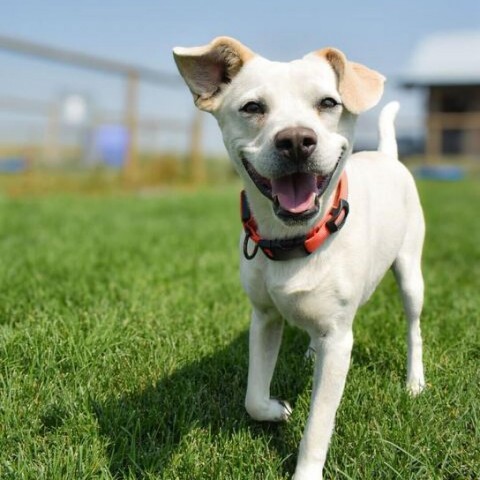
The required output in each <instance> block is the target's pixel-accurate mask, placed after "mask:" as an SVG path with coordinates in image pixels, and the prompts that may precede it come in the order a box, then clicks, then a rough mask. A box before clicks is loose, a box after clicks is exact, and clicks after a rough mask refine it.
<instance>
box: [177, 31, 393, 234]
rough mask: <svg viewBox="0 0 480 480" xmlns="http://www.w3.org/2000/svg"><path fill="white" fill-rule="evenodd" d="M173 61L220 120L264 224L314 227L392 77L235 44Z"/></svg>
mask: <svg viewBox="0 0 480 480" xmlns="http://www.w3.org/2000/svg"><path fill="white" fill-rule="evenodd" d="M174 57H175V61H176V63H177V66H178V69H179V70H180V73H181V75H182V76H183V78H184V79H185V82H186V83H187V85H188V87H189V88H190V90H191V92H192V94H193V97H194V101H195V104H196V105H197V107H198V108H200V109H202V110H205V111H208V112H211V113H212V114H213V115H214V116H215V117H216V119H217V121H218V123H219V125H220V128H221V131H222V134H223V139H224V142H225V146H226V148H227V150H228V152H229V155H230V157H231V159H232V160H233V162H234V164H235V166H236V168H237V170H238V172H239V173H240V175H241V176H242V178H243V180H244V183H245V187H246V189H247V193H248V197H249V200H250V202H251V203H252V208H253V210H254V213H255V215H256V217H257V219H258V220H260V222H259V223H261V222H262V218H263V219H264V220H265V221H270V223H272V220H273V222H274V223H275V222H276V223H277V224H279V225H282V226H285V225H289V226H292V225H296V226H301V225H303V226H308V225H309V224H311V223H312V222H314V221H315V218H316V217H317V216H318V215H319V214H320V213H319V212H320V211H322V206H323V205H324V203H325V202H324V198H328V197H329V194H330V193H331V191H332V190H333V189H334V187H335V185H336V182H337V180H338V178H339V176H340V174H341V170H342V169H343V166H344V162H345V160H346V157H347V156H348V155H349V154H350V152H351V150H352V141H353V130H354V125H355V119H356V117H357V115H358V114H359V113H361V112H363V111H365V110H367V109H369V108H371V107H373V106H374V105H376V103H377V102H378V101H379V100H380V97H381V95H382V93H383V83H384V80H385V79H384V77H383V76H382V75H380V74H379V73H377V72H375V71H373V70H370V69H368V68H367V67H365V66H363V65H360V64H357V63H353V62H350V61H348V60H347V58H346V57H345V55H344V54H343V53H342V52H340V51H339V50H336V49H333V48H325V49H323V50H319V51H316V52H313V53H310V54H308V55H306V56H305V57H304V58H303V59H301V60H295V61H293V62H290V63H279V62H271V61H269V60H266V59H265V58H262V57H260V56H259V55H256V54H255V53H253V52H252V51H251V50H249V49H248V48H247V47H245V46H244V45H242V44H241V43H240V42H238V41H237V40H234V39H232V38H228V37H219V38H216V39H215V40H213V41H212V42H211V43H210V44H208V45H206V46H202V47H194V48H175V49H174ZM272 212H273V213H274V215H272ZM269 219H270V220H269Z"/></svg>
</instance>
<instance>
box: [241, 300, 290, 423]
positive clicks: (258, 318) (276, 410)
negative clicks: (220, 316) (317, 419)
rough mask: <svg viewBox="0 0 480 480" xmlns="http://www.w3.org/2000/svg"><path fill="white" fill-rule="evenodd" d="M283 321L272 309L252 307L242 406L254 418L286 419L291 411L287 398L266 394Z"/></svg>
mask: <svg viewBox="0 0 480 480" xmlns="http://www.w3.org/2000/svg"><path fill="white" fill-rule="evenodd" d="M283 323H284V321H283V319H281V318H280V317H279V315H278V313H277V312H276V311H274V310H273V309H269V310H260V309H257V308H255V307H254V310H253V314H252V323H251V326H250V340H249V343H250V352H249V365H248V386H247V394H246V398H245V408H246V409H247V412H248V413H249V414H250V416H251V417H252V418H254V419H255V420H259V421H269V422H280V421H284V420H287V419H288V417H289V416H290V414H291V413H292V408H291V407H290V405H289V404H288V402H286V401H283V400H278V399H275V398H271V397H270V383H271V381H272V376H273V372H274V370H275V364H276V362H277V357H278V351H279V349H280V343H281V340H282V332H283Z"/></svg>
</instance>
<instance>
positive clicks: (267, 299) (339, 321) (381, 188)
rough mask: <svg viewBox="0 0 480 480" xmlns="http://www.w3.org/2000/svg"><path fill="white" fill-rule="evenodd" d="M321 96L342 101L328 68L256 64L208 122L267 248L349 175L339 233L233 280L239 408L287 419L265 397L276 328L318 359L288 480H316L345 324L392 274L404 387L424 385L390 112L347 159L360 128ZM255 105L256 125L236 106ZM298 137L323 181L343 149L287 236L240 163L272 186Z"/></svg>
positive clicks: (347, 347) (415, 242) (391, 109)
mask: <svg viewBox="0 0 480 480" xmlns="http://www.w3.org/2000/svg"><path fill="white" fill-rule="evenodd" d="M325 96H329V97H333V98H336V99H340V95H339V93H338V91H337V79H336V75H335V73H334V72H333V70H332V68H331V67H330V65H329V63H328V62H327V61H326V60H324V59H320V58H318V56H314V55H308V56H306V57H305V58H304V59H302V60H297V61H295V62H291V63H286V64H285V63H276V62H270V61H268V60H266V59H264V58H261V57H259V56H256V57H254V58H253V59H252V60H250V61H248V62H247V63H246V64H245V65H244V67H243V68H242V69H241V70H240V72H239V73H238V75H237V76H236V77H235V78H234V79H233V81H232V82H231V84H230V85H228V87H227V88H225V89H224V90H223V92H222V93H221V97H220V98H219V99H218V102H219V106H218V107H217V108H216V109H215V111H214V112H213V114H214V115H215V117H216V118H217V120H218V123H219V125H220V127H221V130H222V134H223V138H224V141H225V145H226V147H227V150H228V152H229V154H230V157H231V158H232V160H233V162H234V164H235V166H236V168H237V170H238V172H239V174H240V175H241V177H242V179H243V180H244V183H245V189H246V191H247V195H248V199H249V202H250V205H251V208H252V211H253V213H254V215H255V218H256V220H257V222H258V225H259V230H260V233H261V235H262V236H264V237H266V238H281V237H292V236H295V235H298V234H300V233H305V232H307V231H308V230H309V229H310V228H311V226H312V225H313V224H314V223H315V222H316V221H318V218H319V217H320V216H322V215H323V214H324V213H325V212H326V210H327V209H328V208H329V207H330V204H331V201H332V195H333V192H334V189H335V186H336V183H337V181H338V178H339V176H340V173H341V170H342V169H344V168H345V169H346V171H347V174H348V183H349V194H348V202H349V204H350V215H349V216H348V219H347V221H346V224H345V226H344V228H343V229H342V230H340V231H339V232H338V233H336V234H334V235H332V236H331V237H330V238H329V239H328V240H327V241H326V242H325V243H324V244H323V245H322V246H321V247H320V249H318V250H317V251H315V252H314V253H313V254H312V255H310V256H308V257H305V258H301V259H295V260H288V261H271V260H269V259H267V258H266V257H265V256H264V255H263V254H262V253H261V252H259V253H258V254H257V256H256V257H255V258H254V259H253V260H246V259H245V258H244V257H243V255H242V254H241V280H242V284H243V287H244V289H245V291H246V293H247V295H248V297H249V299H250V301H251V304H252V307H253V314H252V324H251V329H250V363H249V373H248V388H247V393H246V402H245V403H246V408H247V410H248V412H249V413H250V415H251V416H252V417H253V418H255V419H257V420H262V421H281V420H285V419H287V418H288V416H289V415H290V413H291V408H290V406H289V405H288V404H286V403H285V402H281V401H279V400H276V399H273V398H271V396H270V382H271V378H272V375H273V371H274V368H275V362H276V359H277V354H278V351H279V348H280V341H281V336H282V328H283V321H284V319H285V320H286V321H287V322H289V323H290V324H292V325H295V326H298V327H299V328H302V329H303V330H305V331H306V332H308V334H309V335H310V338H311V348H312V349H313V350H314V351H315V352H316V360H315V362H316V364H315V378H314V387H313V392H312V402H311V409H310V414H309V417H308V420H307V425H306V427H305V432H304V435H303V438H302V441H301V445H300V451H299V456H298V463H297V468H296V472H295V477H294V478H295V480H314V479H315V480H318V479H320V478H321V477H322V469H323V465H324V462H325V458H326V454H327V449H328V444H329V442H330V438H331V435H332V432H333V428H334V420H335V413H336V410H337V407H338V405H339V403H340V399H341V396H342V393H343V389H344V385H345V379H346V376H347V372H348V369H349V364H350V355H351V349H352V344H353V335H352V323H353V319H354V316H355V313H356V311H357V309H358V308H359V307H360V306H361V305H362V304H364V303H365V302H366V301H367V300H368V299H369V298H370V296H371V295H372V293H373V292H374V290H375V288H376V287H377V285H378V284H379V282H380V280H381V279H382V277H383V276H384V274H385V272H387V271H388V269H389V268H391V267H392V268H393V270H394V272H395V276H396V279H397V281H398V284H399V287H400V290H401V294H402V298H403V302H404V305H405V311H406V315H407V319H408V361H407V369H408V371H407V387H408V389H409V390H410V392H412V393H413V394H417V393H419V392H420V391H421V390H422V389H423V387H424V384H425V382H424V377H423V364H422V340H421V336H420V326H419V316H420V311H421V309H422V302H423V280H422V274H421V270H420V258H421V251H422V243H423V237H424V221H423V215H422V209H421V206H420V202H419V198H418V195H417V191H416V188H415V184H414V181H413V178H412V176H411V175H410V173H409V172H408V170H407V169H406V168H405V167H404V166H403V165H402V164H401V163H400V162H399V161H397V159H396V158H394V157H395V156H396V142H395V132H394V126H393V120H394V117H395V114H396V111H397V110H398V104H389V105H387V106H386V107H385V108H384V110H383V112H382V114H381V121H380V135H381V139H380V150H381V151H379V152H363V153H357V154H355V155H351V151H352V142H353V130H354V125H355V120H356V117H355V116H354V115H353V114H351V113H349V112H348V111H346V110H345V109H343V110H342V109H341V108H340V109H334V110H333V111H327V112H319V111H318V109H316V108H315V107H314V105H315V103H316V102H317V101H318V99H319V98H322V97H325ZM259 97H261V98H262V99H263V100H264V101H265V102H266V104H267V105H268V113H267V114H266V115H264V116H263V117H262V119H261V120H259V119H258V118H252V117H251V116H250V117H249V116H245V115H242V114H241V113H239V109H240V108H241V106H242V105H244V104H245V103H246V102H248V101H249V100H255V99H258V98H259ZM295 126H302V127H307V128H311V129H313V130H314V131H315V133H316V135H317V137H318V145H317V148H316V150H315V152H314V154H313V160H312V161H314V162H315V164H316V166H317V167H318V169H320V170H322V171H331V170H332V169H333V167H334V165H335V162H336V161H337V159H338V157H339V155H340V154H341V152H342V149H344V150H345V154H344V155H343V157H342V160H341V162H340V164H339V167H338V169H337V171H336V173H335V175H334V177H333V179H332V182H331V184H330V186H329V188H328V189H327V191H326V192H325V194H324V195H323V196H322V198H321V200H320V211H319V213H318V215H317V217H316V218H314V219H312V220H311V221H309V222H307V223H306V224H304V225H297V226H289V225H286V224H284V223H283V222H282V221H281V220H280V219H279V218H277V217H276V216H275V215H274V213H273V210H272V204H271V201H270V200H269V199H268V198H266V197H264V196H263V195H262V194H261V193H260V192H259V191H258V189H257V188H256V186H255V185H254V183H253V182H252V180H251V179H250V177H249V175H248V174H247V173H246V171H245V169H244V167H243V165H242V162H241V158H242V156H243V157H246V158H247V159H248V161H249V162H251V164H252V165H254V167H255V169H256V170H257V171H258V172H259V173H260V174H262V175H263V176H266V177H269V178H271V176H272V175H275V172H276V169H278V165H277V164H276V162H275V156H274V155H273V153H272V150H273V145H272V138H273V137H274V135H275V134H276V133H277V132H279V131H280V130H282V129H283V128H286V127H295ZM242 243H243V235H242V238H241V244H242Z"/></svg>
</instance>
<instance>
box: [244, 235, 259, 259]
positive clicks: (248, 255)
mask: <svg viewBox="0 0 480 480" xmlns="http://www.w3.org/2000/svg"><path fill="white" fill-rule="evenodd" d="M250 237H251V235H250V232H245V238H244V239H243V255H244V256H245V258H246V259H247V260H251V259H252V258H254V257H255V255H256V254H257V252H258V243H255V247H254V248H253V251H252V253H248V241H249V240H250Z"/></svg>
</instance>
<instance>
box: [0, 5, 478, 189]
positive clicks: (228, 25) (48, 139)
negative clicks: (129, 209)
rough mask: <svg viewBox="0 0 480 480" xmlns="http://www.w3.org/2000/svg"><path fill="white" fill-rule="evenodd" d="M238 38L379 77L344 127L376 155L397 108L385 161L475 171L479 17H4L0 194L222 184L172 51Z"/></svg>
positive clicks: (333, 11)
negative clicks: (392, 145) (353, 122)
mask: <svg viewBox="0 0 480 480" xmlns="http://www.w3.org/2000/svg"><path fill="white" fill-rule="evenodd" d="M218 35H229V36H233V37H236V38H238V39H239V40H240V41H242V42H243V43H245V44H246V45H248V46H250V47H251V48H252V49H254V50H255V51H256V52H258V53H260V54H261V55H263V56H265V57H267V58H270V59H274V60H282V61H288V60H292V59H295V58H297V57H300V56H302V55H304V54H305V53H307V52H309V51H312V50H315V49H318V48H321V47H324V46H335V47H337V48H340V49H341V50H343V51H344V52H345V53H346V55H347V56H348V57H349V58H350V59H352V60H355V61H358V62H361V63H364V64H365V65H367V66H369V67H371V68H374V69H376V70H378V71H380V72H382V73H383V74H385V75H386V76H387V77H388V84H387V89H386V93H385V96H384V99H383V100H382V103H381V105H380V106H378V107H376V108H375V109H374V110H373V111H371V112H369V113H368V114H366V115H365V116H364V117H362V118H361V120H360V122H359V128H358V133H357V149H363V148H375V146H376V142H377V139H376V123H377V117H378V114H379V111H380V108H381V106H382V105H384V104H385V103H386V102H387V101H389V100H392V99H398V100H400V102H401V104H402V108H401V111H400V114H399V117H398V121H397V134H398V140H399V146H400V154H401V157H402V159H403V160H404V161H406V162H410V163H411V164H412V166H414V168H416V169H417V170H416V171H417V173H418V174H419V175H423V176H433V177H443V178H456V177H460V176H463V175H464V174H465V172H467V173H470V172H476V171H478V168H479V165H480V56H479V55H478V52H479V51H480V2H478V1H476V0H457V1H456V2H455V3H452V2H447V1H438V0H437V1H432V0H426V1H423V2H418V1H413V0H405V1H403V2H393V1H384V2H375V1H372V0H365V1H363V2H350V4H346V3H345V2H328V3H327V2H321V1H318V0H317V1H312V0H304V1H303V2H301V3H299V2H291V1H290V2H286V1H277V2H275V4H272V3H269V2H256V1H252V0H243V1H242V2H220V1H218V0H213V1H210V2H208V3H205V2H193V1H186V0H177V1H162V2H147V1H138V2H131V1H127V0H116V1H115V2H113V1H105V2H94V1H91V0H86V1H84V2H75V3H73V2H61V1H57V0H51V1H48V2H45V1H43V2H40V1H35V0H26V1H22V2H13V1H7V2H3V8H2V15H1V16H0V65H1V71H2V75H1V76H0V181H1V183H0V186H1V187H3V189H4V190H5V191H7V192H10V193H24V192H25V193H28V192H36V191H39V190H42V189H44V190H48V191H50V190H56V189H60V190H63V189H91V190H104V189H108V188H113V189H115V188H126V187H132V186H133V187H135V188H140V187H141V188H153V189H154V188H157V187H158V186H161V185H164V184H166V183H178V184H191V183H204V182H212V183H219V182H225V181H228V180H230V179H232V178H234V175H233V172H232V171H231V169H230V167H229V164H228V162H227V161H226V154H225V151H224V148H223V144H222V141H221V136H220V133H219V131H218V128H217V126H216V125H215V123H214V121H213V119H212V118H210V117H209V116H208V115H206V114H199V113H197V112H195V110H194V107H193V102H192V100H191V96H190V93H189V92H188V89H187V88H186V86H185V85H184V84H183V82H182V81H181V79H180V78H179V76H178V74H177V72H176V69H175V65H174V62H173V59H172V55H171V50H172V48H173V47H174V46H177V45H179V46H194V45H201V44H205V43H208V42H209V41H210V40H211V39H212V38H213V37H215V36H218Z"/></svg>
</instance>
